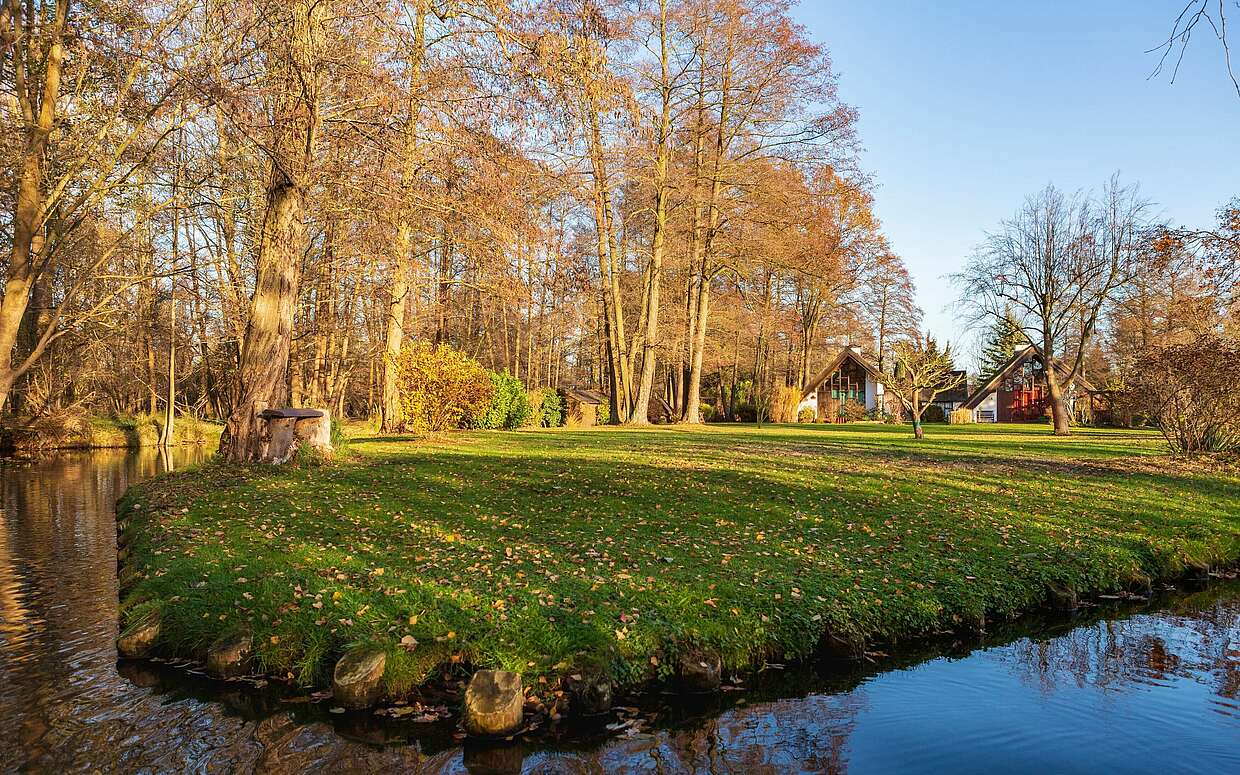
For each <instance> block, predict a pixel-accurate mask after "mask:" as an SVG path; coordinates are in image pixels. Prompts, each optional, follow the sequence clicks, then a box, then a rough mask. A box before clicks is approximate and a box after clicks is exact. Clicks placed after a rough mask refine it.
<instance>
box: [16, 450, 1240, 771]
mask: <svg viewBox="0 0 1240 775" xmlns="http://www.w3.org/2000/svg"><path fill="white" fill-rule="evenodd" d="M194 452H195V451H191V452H190V453H189V454H186V453H185V451H179V452H178V453H177V454H176V455H175V457H174V459H173V460H161V459H160V457H159V455H158V454H157V453H156V452H155V451H154V450H149V451H145V452H143V453H140V454H127V453H122V452H96V453H91V454H85V453H83V454H75V455H65V456H63V457H59V458H56V459H54V460H49V461H43V462H39V463H35V464H28V463H17V462H7V463H4V464H3V477H2V479H0V482H2V485H0V496H2V500H0V503H2V504H3V513H2V514H0V614H2V617H3V618H2V619H0V721H3V726H0V729H2V730H3V731H2V732H0V770H4V771H23V770H28V771H49V770H64V771H69V772H74V771H96V770H98V771H105V772H108V771H120V772H136V771H145V772H181V771H186V770H191V771H205V772H234V771H240V772H276V773H285V772H289V773H291V772H331V773H336V772H379V771H383V772H431V773H512V772H522V771H524V772H539V773H603V772H651V773H682V772H683V773H697V772H704V773H733V772H736V773H784V772H828V773H834V772H849V771H851V772H883V771H890V772H915V771H923V772H940V771H955V772H968V771H976V772H991V771H994V770H996V769H1005V770H1010V771H1016V772H1020V771H1082V772H1083V771H1097V770H1105V769H1112V770H1122V771H1125V772H1134V771H1149V772H1181V771H1182V772H1194V771H1212V772H1225V771H1231V772H1240V702H1238V700H1237V696H1238V692H1240V584H1236V583H1234V582H1233V583H1230V584H1222V585H1217V586H1216V587H1214V588H1213V589H1211V590H1208V591H1205V592H1200V593H1197V594H1193V595H1180V596H1176V597H1172V598H1168V599H1166V600H1165V601H1164V602H1162V603H1159V604H1157V605H1155V606H1151V607H1150V608H1148V609H1147V610H1137V609H1134V608H1132V607H1131V606H1129V607H1120V606H1119V605H1118V604H1117V607H1116V608H1115V609H1114V610H1112V611H1109V612H1103V614H1100V615H1095V616H1093V617H1086V618H1077V619H1076V620H1073V621H1068V620H1065V619H1054V620H1049V621H1044V622H1040V623H1038V622H1033V623H1030V622H1025V623H1022V624H1021V625H1020V626H1018V627H1013V628H1010V629H1008V630H1007V631H1001V632H996V633H994V634H992V635H991V636H990V637H989V638H988V640H987V642H986V643H984V644H978V643H970V644H951V643H939V644H933V645H932V646H927V647H926V648H925V650H924V652H923V653H914V652H910V651H905V652H904V653H903V654H902V655H901V656H899V657H897V658H892V659H890V660H886V661H885V662H884V663H883V664H879V665H869V664H867V665H858V666H854V667H852V668H850V669H848V670H841V669H840V668H839V667H838V666H826V665H822V666H808V667H806V668H803V669H801V670H798V671H796V672H792V671H784V672H780V671H771V672H770V673H767V674H765V676H764V677H763V679H762V680H760V681H758V682H756V683H755V685H754V686H752V687H750V688H749V689H748V690H746V691H744V692H728V693H724V694H722V695H721V696H718V697H713V698H708V699H703V700H695V701H685V700H679V699H677V698H675V697H652V698H647V699H645V700H643V702H642V704H641V707H639V708H635V709H633V710H632V711H620V712H617V714H616V715H614V716H612V717H610V718H607V719H604V720H601V721H598V722H595V723H591V724H587V725H584V726H581V727H573V728H569V729H562V730H559V731H556V732H552V733H548V734H546V735H545V736H543V737H541V738H538V739H535V740H530V741H524V742H517V743H514V744H510V745H505V746H486V745H476V744H473V743H467V744H465V745H464V746H462V745H461V744H460V743H459V742H458V741H457V740H456V739H455V738H454V732H455V730H454V729H453V728H452V727H451V726H450V725H447V726H445V725H434V726H427V725H418V724H411V723H408V722H399V721H393V720H378V719H376V718H375V717H373V716H371V715H369V714H365V713H360V714H346V715H344V716H333V715H331V714H329V713H327V712H326V708H323V707H320V706H317V705H313V704H311V703H307V702H305V700H306V698H305V697H304V696H297V695H298V693H297V692H296V691H295V690H292V689H289V688H284V687H278V686H272V687H267V688H265V689H258V688H255V687H253V686H251V685H249V684H246V683H231V684H219V683H215V682H211V681H208V680H206V679H203V678H198V677H195V676H193V675H192V674H189V673H187V672H186V671H185V670H184V669H182V668H180V667H176V666H166V665H160V664H155V663H139V662H125V663H121V664H120V665H119V666H118V664H117V662H116V652H115V649H114V646H113V641H114V638H115V634H116V620H117V615H116V577H115V569H116V566H115V523H114V516H113V510H112V507H113V504H114V503H115V500H116V498H117V497H119V495H120V494H121V493H122V492H123V491H124V489H125V488H126V487H127V486H128V485H129V483H131V482H134V481H137V480H139V479H142V478H145V477H148V476H151V475H153V474H154V473H156V472H158V471H159V470H163V469H164V468H167V467H168V466H169V464H170V463H174V462H175V463H176V464H177V465H178V466H180V465H183V464H185V463H187V462H191V461H192V458H193V457H194ZM979 646H980V648H979ZM944 654H948V655H949V656H944ZM807 692H809V694H808V696H806V693H807ZM608 722H612V724H613V726H615V725H616V724H619V723H622V724H623V725H624V726H623V728H622V729H620V730H618V731H617V730H612V731H609V730H608V729H606V727H605V726H604V725H605V724H606V723H608Z"/></svg>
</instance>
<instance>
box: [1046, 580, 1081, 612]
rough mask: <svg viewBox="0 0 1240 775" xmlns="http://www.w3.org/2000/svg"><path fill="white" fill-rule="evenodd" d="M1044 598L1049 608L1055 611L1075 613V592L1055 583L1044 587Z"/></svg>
mask: <svg viewBox="0 0 1240 775" xmlns="http://www.w3.org/2000/svg"><path fill="white" fill-rule="evenodd" d="M1046 597H1047V602H1048V603H1049V604H1050V606H1051V608H1054V609H1055V610H1057V611H1075V610H1076V608H1077V600H1076V592H1074V591H1073V590H1072V589H1071V588H1070V587H1067V586H1065V585H1063V584H1060V583H1059V582H1057V581H1052V582H1050V583H1049V584H1047V585H1046Z"/></svg>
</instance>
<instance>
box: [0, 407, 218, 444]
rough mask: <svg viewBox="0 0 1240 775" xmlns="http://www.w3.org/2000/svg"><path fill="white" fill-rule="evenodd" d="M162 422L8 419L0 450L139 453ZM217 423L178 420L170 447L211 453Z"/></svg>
mask: <svg viewBox="0 0 1240 775" xmlns="http://www.w3.org/2000/svg"><path fill="white" fill-rule="evenodd" d="M163 425H164V419H163V417H162V416H160V417H152V416H151V415H146V414H138V415H78V414H70V413H65V412H61V413H53V414H50V415H47V416H43V417H38V418H9V419H7V420H6V421H5V423H4V426H3V427H2V428H0V449H4V450H6V451H10V452H47V451H50V450H56V449H139V448H141V447H153V446H156V445H157V444H158V443H159V436H160V433H161V431H162V430H163ZM223 430H224V426H223V425H222V424H221V423H216V422H210V421H207V420H198V419H194V418H192V417H185V416H182V417H178V418H177V420H176V423H175V424H174V425H173V427H172V431H173V434H172V435H173V440H174V444H177V445H181V444H199V445H205V446H209V447H211V449H212V450H214V449H215V448H216V447H217V446H218V445H219V440H220V433H221V432H222V431H223Z"/></svg>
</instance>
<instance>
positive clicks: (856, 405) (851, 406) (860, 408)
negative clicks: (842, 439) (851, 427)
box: [840, 398, 865, 422]
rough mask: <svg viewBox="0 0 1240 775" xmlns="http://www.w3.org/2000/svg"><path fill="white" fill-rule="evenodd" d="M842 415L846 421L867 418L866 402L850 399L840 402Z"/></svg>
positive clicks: (858, 420) (857, 420)
mask: <svg viewBox="0 0 1240 775" xmlns="http://www.w3.org/2000/svg"><path fill="white" fill-rule="evenodd" d="M840 417H841V418H842V419H843V420H844V422H860V421H861V420H864V419H865V404H863V403H861V402H860V401H854V400H853V399H851V398H850V399H848V400H847V401H845V402H844V403H842V404H840Z"/></svg>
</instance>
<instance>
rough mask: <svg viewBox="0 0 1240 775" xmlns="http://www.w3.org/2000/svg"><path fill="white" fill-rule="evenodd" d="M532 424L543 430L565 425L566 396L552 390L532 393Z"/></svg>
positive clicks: (542, 389) (546, 389)
mask: <svg viewBox="0 0 1240 775" xmlns="http://www.w3.org/2000/svg"><path fill="white" fill-rule="evenodd" d="M530 422H531V424H533V425H539V426H541V427H543V428H558V427H560V426H561V425H563V424H564V396H562V395H560V394H559V393H558V392H557V391H555V390H553V389H552V388H538V389H537V390H531V391H530Z"/></svg>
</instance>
